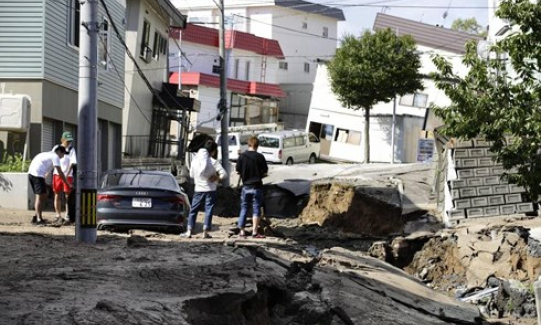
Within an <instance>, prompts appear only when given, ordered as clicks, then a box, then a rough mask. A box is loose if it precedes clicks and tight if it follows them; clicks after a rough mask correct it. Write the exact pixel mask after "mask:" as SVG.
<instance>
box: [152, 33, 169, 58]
mask: <svg viewBox="0 0 541 325" xmlns="http://www.w3.org/2000/svg"><path fill="white" fill-rule="evenodd" d="M160 55H167V40H166V39H165V37H163V36H162V35H161V34H160V33H158V32H154V47H153V48H152V57H153V58H154V59H155V60H159V59H160Z"/></svg>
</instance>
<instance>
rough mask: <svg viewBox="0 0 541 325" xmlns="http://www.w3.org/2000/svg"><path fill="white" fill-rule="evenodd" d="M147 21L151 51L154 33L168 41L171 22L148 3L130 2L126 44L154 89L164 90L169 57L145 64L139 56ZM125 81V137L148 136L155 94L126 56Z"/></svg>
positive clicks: (123, 123) (142, 150)
mask: <svg viewBox="0 0 541 325" xmlns="http://www.w3.org/2000/svg"><path fill="white" fill-rule="evenodd" d="M145 19H146V20H147V21H148V22H149V23H150V39H149V46H150V47H151V48H152V47H153V46H154V33H155V31H158V32H159V33H160V34H161V35H162V36H163V37H165V39H166V40H167V39H168V35H169V34H168V22H166V21H165V20H163V19H162V18H161V17H160V16H159V15H158V14H157V13H156V12H155V11H154V10H153V9H152V8H151V7H150V6H149V5H148V4H147V3H146V1H144V0H140V1H128V7H127V9H126V20H127V25H126V44H127V45H128V47H129V49H130V51H131V53H132V55H133V56H134V57H135V60H136V61H137V64H138V65H139V67H140V68H141V69H142V70H143V71H144V73H145V76H146V77H147V79H148V80H149V82H150V83H151V85H152V86H153V87H154V88H155V89H161V87H162V83H163V82H165V81H167V75H168V73H167V72H168V68H167V66H168V63H167V54H165V55H162V54H160V56H159V58H158V60H156V59H154V58H151V59H150V61H149V62H146V61H144V60H143V59H142V58H141V57H140V56H139V54H140V47H141V39H142V34H143V21H144V20H145ZM125 82H126V87H127V88H128V89H129V92H128V91H126V93H125V96H124V101H125V104H124V112H123V114H122V115H123V121H122V135H123V136H138V135H142V136H149V135H150V125H151V121H152V107H153V106H152V98H153V95H152V93H151V92H150V90H149V89H148V87H147V86H146V84H145V83H144V81H143V80H142V79H141V77H140V76H139V74H138V73H137V71H136V68H135V65H134V63H133V62H132V60H131V59H129V58H127V57H126V73H125ZM123 148H124V144H123ZM123 150H124V149H123ZM140 150H141V152H146V150H147V149H146V148H140Z"/></svg>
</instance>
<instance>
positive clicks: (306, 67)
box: [304, 63, 310, 73]
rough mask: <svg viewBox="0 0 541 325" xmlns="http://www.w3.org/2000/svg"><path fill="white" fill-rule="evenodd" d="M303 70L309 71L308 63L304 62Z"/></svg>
mask: <svg viewBox="0 0 541 325" xmlns="http://www.w3.org/2000/svg"><path fill="white" fill-rule="evenodd" d="M304 72H306V73H310V63H305V64H304Z"/></svg>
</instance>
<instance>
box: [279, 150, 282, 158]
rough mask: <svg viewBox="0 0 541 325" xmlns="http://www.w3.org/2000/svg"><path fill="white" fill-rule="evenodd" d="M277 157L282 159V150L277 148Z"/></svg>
mask: <svg viewBox="0 0 541 325" xmlns="http://www.w3.org/2000/svg"><path fill="white" fill-rule="evenodd" d="M278 158H279V159H282V150H279V151H278Z"/></svg>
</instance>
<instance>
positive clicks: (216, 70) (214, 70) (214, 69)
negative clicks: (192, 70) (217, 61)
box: [212, 65, 220, 74]
mask: <svg viewBox="0 0 541 325" xmlns="http://www.w3.org/2000/svg"><path fill="white" fill-rule="evenodd" d="M212 73H215V74H220V66H219V65H213V66H212Z"/></svg>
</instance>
